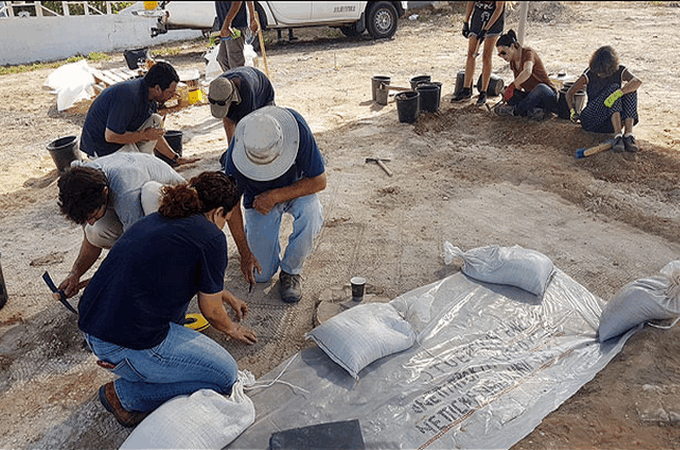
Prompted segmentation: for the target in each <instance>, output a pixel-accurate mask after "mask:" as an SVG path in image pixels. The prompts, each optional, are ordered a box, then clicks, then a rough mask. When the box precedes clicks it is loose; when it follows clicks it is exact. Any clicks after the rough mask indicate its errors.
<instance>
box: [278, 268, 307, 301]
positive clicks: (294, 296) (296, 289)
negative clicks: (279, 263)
mask: <svg viewBox="0 0 680 450" xmlns="http://www.w3.org/2000/svg"><path fill="white" fill-rule="evenodd" d="M279 282H280V283H281V285H280V286H279V289H280V290H281V300H283V301H284V302H286V303H297V302H299V301H300V300H301V299H302V283H301V280H300V275H291V274H289V273H286V272H284V271H281V274H280V275H279Z"/></svg>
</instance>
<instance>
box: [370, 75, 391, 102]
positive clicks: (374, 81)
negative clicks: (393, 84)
mask: <svg viewBox="0 0 680 450" xmlns="http://www.w3.org/2000/svg"><path fill="white" fill-rule="evenodd" d="M390 81H391V78H390V77H387V76H384V75H375V76H374V77H373V78H371V93H372V94H373V95H372V99H373V101H374V102H375V101H377V99H378V88H379V87H380V85H381V84H390ZM385 104H387V102H385Z"/></svg>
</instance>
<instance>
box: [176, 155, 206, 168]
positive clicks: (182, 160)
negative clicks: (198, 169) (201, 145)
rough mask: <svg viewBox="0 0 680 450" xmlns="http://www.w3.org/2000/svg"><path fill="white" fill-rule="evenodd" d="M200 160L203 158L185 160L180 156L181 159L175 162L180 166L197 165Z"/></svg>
mask: <svg viewBox="0 0 680 450" xmlns="http://www.w3.org/2000/svg"><path fill="white" fill-rule="evenodd" d="M200 159H201V158H198V157H194V158H184V157H182V156H180V157H179V158H177V161H175V163H176V164H177V165H178V166H181V165H182V164H191V163H195V162H196V161H198V160H200Z"/></svg>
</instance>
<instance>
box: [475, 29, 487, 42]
mask: <svg viewBox="0 0 680 450" xmlns="http://www.w3.org/2000/svg"><path fill="white" fill-rule="evenodd" d="M485 36H486V30H484V29H482V30H480V31H479V34H478V35H477V40H478V41H479V42H482V41H483V40H484V37H485Z"/></svg>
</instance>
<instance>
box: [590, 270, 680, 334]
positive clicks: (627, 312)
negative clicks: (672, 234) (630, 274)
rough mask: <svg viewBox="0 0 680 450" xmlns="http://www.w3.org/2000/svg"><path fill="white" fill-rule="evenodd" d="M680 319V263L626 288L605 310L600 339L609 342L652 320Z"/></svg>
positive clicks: (622, 289) (600, 328) (610, 301)
mask: <svg viewBox="0 0 680 450" xmlns="http://www.w3.org/2000/svg"><path fill="white" fill-rule="evenodd" d="M678 317H680V261H672V262H670V263H668V264H667V265H666V266H665V267H664V268H663V269H661V271H660V273H659V274H658V275H654V276H651V277H647V278H640V279H639V280H635V281H633V282H631V283H628V284H627V285H625V286H624V287H623V288H621V290H620V291H619V292H618V293H617V294H616V295H615V296H614V297H613V298H612V299H611V300H609V302H607V304H606V305H605V307H604V310H603V311H602V315H601V316H600V327H599V330H598V338H599V340H600V341H601V342H602V341H606V340H607V339H611V338H613V337H616V336H619V335H621V334H623V333H625V332H626V331H628V330H630V329H631V328H633V327H635V326H638V325H641V324H644V323H645V322H648V321H652V320H666V319H677V318H678Z"/></svg>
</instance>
